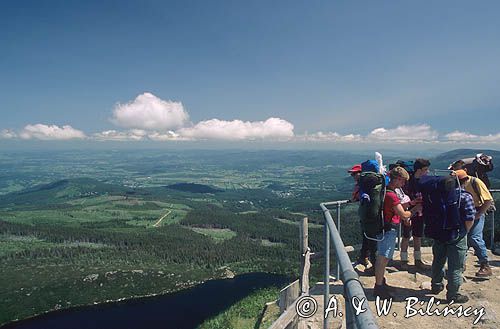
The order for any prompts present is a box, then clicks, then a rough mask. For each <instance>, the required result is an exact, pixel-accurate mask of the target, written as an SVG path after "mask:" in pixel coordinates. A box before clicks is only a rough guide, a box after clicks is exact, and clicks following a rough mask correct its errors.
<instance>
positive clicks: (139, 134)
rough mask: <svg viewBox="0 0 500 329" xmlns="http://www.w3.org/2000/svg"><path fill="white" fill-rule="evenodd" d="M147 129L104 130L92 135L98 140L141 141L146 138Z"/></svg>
mask: <svg viewBox="0 0 500 329" xmlns="http://www.w3.org/2000/svg"><path fill="white" fill-rule="evenodd" d="M147 134H148V133H147V131H145V130H141V129H131V130H129V131H116V130H106V131H102V132H100V133H96V134H94V135H93V138H94V139H95V140H98V141H141V140H144V139H146V137H147Z"/></svg>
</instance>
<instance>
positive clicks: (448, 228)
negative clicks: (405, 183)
mask: <svg viewBox="0 0 500 329" xmlns="http://www.w3.org/2000/svg"><path fill="white" fill-rule="evenodd" d="M417 190H418V191H419V192H421V193H422V198H423V216H424V222H425V231H424V232H425V235H426V236H427V237H430V238H432V239H435V240H439V241H441V242H446V241H450V240H454V239H456V238H457V237H458V233H459V229H460V226H461V224H460V223H461V218H460V188H459V182H458V181H457V179H456V177H453V176H430V175H426V176H422V177H421V178H420V179H419V180H418V183H417Z"/></svg>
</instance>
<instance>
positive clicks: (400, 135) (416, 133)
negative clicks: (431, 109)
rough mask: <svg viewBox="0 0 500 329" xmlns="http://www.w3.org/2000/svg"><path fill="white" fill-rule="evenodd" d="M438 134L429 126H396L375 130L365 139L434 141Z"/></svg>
mask: <svg viewBox="0 0 500 329" xmlns="http://www.w3.org/2000/svg"><path fill="white" fill-rule="evenodd" d="M438 136H439V134H438V132H437V131H435V130H433V129H432V128H431V127H430V126H429V125H426V124H422V125H412V126H405V125H403V126H398V127H396V128H393V129H386V128H377V129H374V130H372V132H371V133H370V134H369V135H368V136H367V138H368V139H369V140H370V139H373V140H379V141H435V140H437V139H438Z"/></svg>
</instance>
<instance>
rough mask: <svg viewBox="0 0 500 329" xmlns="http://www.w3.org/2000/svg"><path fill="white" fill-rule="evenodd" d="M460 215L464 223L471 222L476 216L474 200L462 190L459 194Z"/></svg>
mask: <svg viewBox="0 0 500 329" xmlns="http://www.w3.org/2000/svg"><path fill="white" fill-rule="evenodd" d="M460 215H461V217H462V220H463V221H464V222H467V221H473V220H474V216H476V207H474V199H473V198H472V194H470V193H469V192H467V191H465V190H462V193H461V194H460Z"/></svg>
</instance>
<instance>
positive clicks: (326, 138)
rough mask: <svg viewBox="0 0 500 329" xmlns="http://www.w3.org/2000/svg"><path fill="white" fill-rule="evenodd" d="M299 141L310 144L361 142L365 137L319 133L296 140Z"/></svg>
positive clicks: (305, 135)
mask: <svg viewBox="0 0 500 329" xmlns="http://www.w3.org/2000/svg"><path fill="white" fill-rule="evenodd" d="M295 140H297V141H308V142H360V141H362V140H363V137H362V136H361V135H359V134H347V135H341V134H339V133H337V132H326V133H325V132H322V131H319V132H317V133H313V134H304V135H300V136H297V137H296V138H295Z"/></svg>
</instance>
